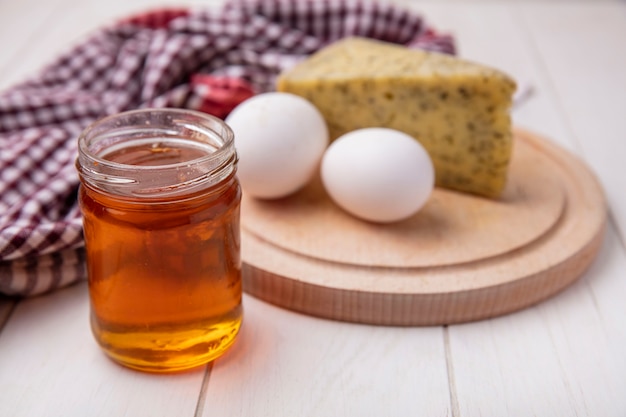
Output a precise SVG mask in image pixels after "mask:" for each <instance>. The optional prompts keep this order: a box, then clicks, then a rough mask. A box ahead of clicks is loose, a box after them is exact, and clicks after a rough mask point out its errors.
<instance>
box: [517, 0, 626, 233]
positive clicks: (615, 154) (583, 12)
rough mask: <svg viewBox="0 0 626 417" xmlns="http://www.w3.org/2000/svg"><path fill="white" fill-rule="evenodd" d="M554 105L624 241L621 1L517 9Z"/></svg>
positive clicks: (625, 25)
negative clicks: (599, 184)
mask: <svg viewBox="0 0 626 417" xmlns="http://www.w3.org/2000/svg"><path fill="white" fill-rule="evenodd" d="M520 10H521V12H522V13H521V15H522V17H523V20H524V22H525V24H526V25H527V27H528V28H529V29H530V32H531V34H532V41H533V43H534V44H535V48H536V49H537V51H538V54H539V55H540V56H541V59H542V60H543V62H544V63H545V68H546V70H547V71H548V72H549V73H550V82H551V83H552V84H553V88H554V90H555V91H556V92H557V93H558V98H559V102H558V105H559V106H560V107H561V108H562V109H563V112H565V114H566V115H567V123H568V124H569V126H570V127H571V130H572V132H573V135H574V136H575V138H576V140H577V141H578V142H579V144H580V147H579V149H580V151H581V153H582V155H583V157H584V158H585V160H586V161H588V163H589V164H590V165H591V166H593V168H594V169H595V171H596V173H597V174H598V176H599V177H600V179H601V180H602V183H603V184H604V186H605V189H606V192H607V195H608V199H609V202H610V205H611V209H612V213H613V216H614V217H615V220H616V222H617V225H618V227H619V230H620V235H621V237H622V240H624V237H626V194H625V193H624V187H625V186H626V181H625V180H624V176H625V174H626V170H625V168H624V162H625V161H626V140H624V139H625V135H626V133H625V132H626V48H624V39H626V2H621V3H614V4H594V5H591V4H579V3H573V4H571V5H550V4H541V5H539V4H532V5H531V4H529V5H525V6H524V7H523V8H520Z"/></svg>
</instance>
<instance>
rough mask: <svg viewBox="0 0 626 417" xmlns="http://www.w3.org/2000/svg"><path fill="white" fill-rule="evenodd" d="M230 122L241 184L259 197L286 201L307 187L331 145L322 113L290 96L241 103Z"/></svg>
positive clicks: (265, 96)
mask: <svg viewBox="0 0 626 417" xmlns="http://www.w3.org/2000/svg"><path fill="white" fill-rule="evenodd" d="M226 123H227V124H228V125H229V126H230V127H231V129H232V130H233V132H234V134H235V148H236V149H237V154H238V156H239V164H238V169H237V172H238V174H237V175H238V177H239V181H240V183H241V186H242V188H243V190H244V192H245V193H247V194H249V195H251V196H253V197H257V198H266V199H272V198H280V197H284V196H287V195H289V194H292V193H294V192H295V191H297V190H299V189H300V188H302V187H303V186H304V185H305V184H307V183H308V182H309V180H310V179H311V177H312V176H313V175H314V174H315V172H316V171H317V168H318V166H319V163H320V160H321V158H322V155H323V154H324V151H325V150H326V147H327V146H328V128H327V126H326V122H325V121H324V118H323V117H322V115H321V113H320V112H319V110H317V108H316V107H315V106H314V105H313V104H311V102H309V101H308V100H306V99H304V98H302V97H299V96H296V95H294V94H290V93H278V92H272V93H264V94H259V95H256V96H254V97H252V98H250V99H248V100H246V101H244V102H243V103H241V104H240V105H238V106H237V107H236V108H235V109H234V110H233V111H232V112H231V113H230V114H229V115H228V117H227V118H226Z"/></svg>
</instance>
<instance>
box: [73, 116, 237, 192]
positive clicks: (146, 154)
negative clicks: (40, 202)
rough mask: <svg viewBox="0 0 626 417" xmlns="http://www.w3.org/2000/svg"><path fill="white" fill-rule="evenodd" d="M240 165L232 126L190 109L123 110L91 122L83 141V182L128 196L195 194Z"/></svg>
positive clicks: (80, 150)
mask: <svg viewBox="0 0 626 417" xmlns="http://www.w3.org/2000/svg"><path fill="white" fill-rule="evenodd" d="M236 166H237V154H236V151H235V146H234V140H233V133H232V131H231V130H230V128H229V127H228V126H227V125H226V124H225V123H224V122H223V121H222V120H220V119H217V118H215V117H213V116H209V115H207V114H203V113H199V112H194V111H188V110H179V109H145V110H136V111H131V112H126V113H121V114H118V115H114V116H110V117H107V118H105V119H102V120H100V121H98V122H96V123H94V124H93V125H91V126H89V127H88V128H87V129H86V130H85V131H84V132H83V133H82V134H81V136H80V137H79V140H78V159H77V162H76V167H77V170H78V172H79V175H80V178H81V181H82V182H83V183H84V184H85V185H87V186H89V188H92V189H94V190H101V191H104V192H106V193H108V194H112V195H119V196H123V197H130V198H147V199H151V198H156V197H158V198H167V197H176V196H184V195H188V194H194V193H196V192H198V191H200V190H203V189H207V188H214V187H215V186H217V185H219V184H220V183H222V182H225V181H228V179H229V178H231V177H232V176H233V175H234V173H235V171H236Z"/></svg>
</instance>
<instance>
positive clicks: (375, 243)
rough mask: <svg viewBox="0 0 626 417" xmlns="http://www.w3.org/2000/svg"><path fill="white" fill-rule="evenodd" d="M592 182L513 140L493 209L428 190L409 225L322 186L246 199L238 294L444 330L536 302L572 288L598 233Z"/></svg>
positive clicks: (563, 157) (555, 151)
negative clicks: (382, 217)
mask: <svg viewBox="0 0 626 417" xmlns="http://www.w3.org/2000/svg"><path fill="white" fill-rule="evenodd" d="M606 211H607V210H606V204H605V200H604V195H603V192H602V189H601V186H600V184H599V183H598V181H597V180H596V178H595V176H594V175H593V173H592V172H591V171H590V170H589V168H588V167H587V166H586V165H585V164H584V163H583V162H582V161H581V160H579V159H577V158H576V157H575V156H574V155H572V154H570V153H569V152H567V151H566V150H564V149H562V148H560V147H558V146H556V145H555V144H553V143H551V142H550V141H548V140H546V139H543V138H541V137H539V136H537V135H535V134H532V133H529V132H526V131H523V130H516V131H515V147H514V152H513V159H512V162H511V166H510V171H509V179H508V183H507V187H506V189H505V191H504V193H503V195H502V196H501V197H500V198H499V199H497V200H490V199H486V198H481V197H476V196H471V195H467V194H463V193H458V192H454V191H449V190H444V189H439V188H437V189H435V191H434V192H433V194H432V196H431V198H430V199H429V200H428V202H427V204H426V205H425V206H424V208H423V209H422V210H421V211H420V212H418V213H417V214H416V215H414V216H413V217H411V218H409V219H407V220H405V221H402V222H398V223H394V224H388V225H380V224H374V223H368V222H364V221H361V220H358V219H356V218H354V217H352V216H350V215H349V214H347V213H345V212H343V211H342V210H341V209H339V208H338V207H337V206H336V205H335V204H334V203H333V202H332V201H331V200H330V199H329V197H328V196H327V195H326V193H325V191H324V189H323V187H322V185H321V182H320V181H319V178H317V179H316V180H314V181H313V182H312V183H311V184H310V185H309V186H307V187H306V188H305V189H303V190H302V191H300V192H298V193H296V194H294V195H292V196H290V197H287V198H284V199H280V200H273V201H262V200H256V199H253V198H249V197H246V196H244V198H243V201H242V215H241V221H242V259H243V273H244V274H243V278H244V290H245V291H246V292H247V293H249V294H251V295H253V296H255V297H257V298H260V299H262V300H265V301H268V302H270V303H273V304H276V305H278V306H281V307H284V308H288V309H291V310H295V311H299V312H302V313H305V314H310V315H314V316H319V317H325V318H329V319H335V320H343V321H351V322H359V323H370V324H380V325H404V326H409V325H440V324H448V323H458V322H465V321H471V320H478V319H484V318H488V317H494V316H498V315H502V314H506V313H509V312H512V311H515V310H519V309H521V308H524V307H527V306H529V305H532V304H534V303H537V302H539V301H541V300H543V299H545V298H547V297H549V296H551V295H553V294H555V293H557V292H558V291H560V290H562V289H564V288H565V287H566V286H567V285H569V284H570V283H572V282H573V281H574V280H576V278H578V277H579V276H580V275H581V274H582V273H583V272H584V271H585V270H586V268H587V267H588V266H589V265H590V263H591V262H592V260H593V259H594V257H595V255H596V253H597V252H598V250H599V248H600V246H601V243H602V239H603V234H604V230H605V224H606Z"/></svg>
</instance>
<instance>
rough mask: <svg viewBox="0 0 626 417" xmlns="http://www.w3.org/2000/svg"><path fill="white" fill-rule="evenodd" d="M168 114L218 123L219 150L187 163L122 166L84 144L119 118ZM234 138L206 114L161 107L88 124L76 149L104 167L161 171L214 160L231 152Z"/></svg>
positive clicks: (126, 112)
mask: <svg viewBox="0 0 626 417" xmlns="http://www.w3.org/2000/svg"><path fill="white" fill-rule="evenodd" d="M148 112H150V113H163V114H165V113H170V114H179V115H181V116H182V115H193V116H195V117H197V118H199V119H207V120H211V119H213V121H217V122H218V123H220V124H221V126H220V127H221V128H223V129H224V133H225V137H223V143H222V144H221V146H220V147H219V148H216V149H215V151H214V152H211V153H208V154H206V155H203V156H200V157H198V158H194V159H190V160H188V161H183V162H177V163H173V164H163V165H133V164H124V163H121V162H117V161H112V160H110V159H106V158H103V157H101V156H99V155H97V154H94V153H92V152H90V150H89V148H88V146H87V143H86V139H87V136H88V134H89V133H90V132H92V131H93V130H94V129H95V128H96V127H98V126H102V125H103V124H105V123H108V122H111V121H114V120H116V119H119V118H120V117H121V116H133V115H138V114H144V113H148ZM234 138H235V135H234V133H233V131H232V129H231V128H230V126H228V124H226V122H224V121H223V120H221V119H218V118H217V117H215V116H212V115H210V114H208V113H202V112H199V111H197V110H187V109H178V108H167V107H162V108H143V109H136V110H129V111H125V112H122V113H116V114H112V115H109V116H105V117H103V118H101V119H98V120H96V121H94V122H93V123H91V124H89V125H88V126H87V127H86V128H85V129H84V130H83V131H82V133H81V134H80V136H79V137H78V148H79V151H80V152H81V153H83V154H84V155H85V156H87V157H88V158H89V159H91V160H93V161H94V162H97V163H100V164H106V165H111V166H115V167H117V168H131V169H138V170H148V171H149V170H154V169H162V168H175V167H177V166H181V167H182V166H187V165H189V164H190V163H196V162H198V163H201V162H203V161H208V160H211V159H216V157H218V156H220V155H219V154H222V153H226V152H231V151H229V147H230V146H231V145H233V144H234Z"/></svg>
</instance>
